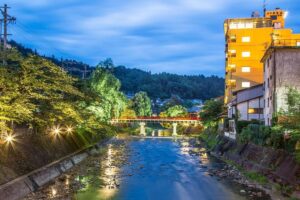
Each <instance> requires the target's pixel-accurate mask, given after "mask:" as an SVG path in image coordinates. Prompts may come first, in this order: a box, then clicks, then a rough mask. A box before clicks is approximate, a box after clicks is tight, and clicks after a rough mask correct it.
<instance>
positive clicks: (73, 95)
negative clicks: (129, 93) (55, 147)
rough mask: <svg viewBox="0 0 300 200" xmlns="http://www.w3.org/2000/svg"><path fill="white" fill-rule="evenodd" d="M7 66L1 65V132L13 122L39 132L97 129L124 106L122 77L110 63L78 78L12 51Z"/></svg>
mask: <svg viewBox="0 0 300 200" xmlns="http://www.w3.org/2000/svg"><path fill="white" fill-rule="evenodd" d="M7 62H8V65H6V66H0V131H1V133H5V132H7V131H11V129H12V128H13V127H12V123H17V124H27V125H28V126H30V127H33V128H34V129H35V130H37V131H39V132H45V131H47V130H49V128H52V127H53V126H59V125H65V126H67V125H72V126H74V127H77V129H78V130H79V131H82V132H85V133H86V132H91V133H99V129H100V128H103V127H105V125H104V124H105V123H107V122H108V121H109V120H110V119H111V118H113V117H119V116H120V115H121V112H122V111H123V110H124V108H125V106H126V98H125V96H124V95H123V93H122V92H120V87H121V84H120V81H119V80H118V79H117V78H116V77H114V76H113V75H112V74H111V72H110V71H109V70H110V69H108V68H107V67H102V66H98V67H97V68H96V69H95V70H94V71H93V73H92V76H91V77H90V78H89V79H85V80H78V79H76V78H74V77H72V76H71V75H69V74H68V73H67V72H66V71H65V70H64V69H62V68H61V67H59V66H57V65H56V64H54V63H53V62H52V61H50V60H49V59H46V58H43V57H41V56H38V55H32V54H30V55H29V54H21V53H19V52H18V51H17V50H15V49H11V50H10V51H8V54H7Z"/></svg>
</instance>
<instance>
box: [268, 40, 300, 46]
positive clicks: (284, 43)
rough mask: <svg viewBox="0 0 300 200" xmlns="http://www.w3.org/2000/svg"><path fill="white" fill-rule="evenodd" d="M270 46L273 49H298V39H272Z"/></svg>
mask: <svg viewBox="0 0 300 200" xmlns="http://www.w3.org/2000/svg"><path fill="white" fill-rule="evenodd" d="M271 46H273V47H299V48H300V39H274V40H273V41H272V44H271Z"/></svg>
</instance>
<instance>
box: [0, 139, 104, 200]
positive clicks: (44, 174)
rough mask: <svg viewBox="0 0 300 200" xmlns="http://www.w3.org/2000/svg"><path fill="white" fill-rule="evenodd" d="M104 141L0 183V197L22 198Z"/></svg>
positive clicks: (9, 199) (65, 169)
mask: <svg viewBox="0 0 300 200" xmlns="http://www.w3.org/2000/svg"><path fill="white" fill-rule="evenodd" d="M106 142H107V140H103V141H102V142H100V143H98V144H96V145H93V146H91V147H89V148H86V149H84V150H79V151H77V152H74V153H72V154H71V155H68V156H66V157H64V158H61V159H59V160H57V161H55V162H53V163H50V164H48V165H46V166H43V167H42V168H39V169H37V170H34V171H32V172H30V173H28V174H26V175H23V176H21V177H18V178H16V179H14V180H12V181H10V182H7V183H5V184H3V185H0V199H5V200H17V199H21V198H23V197H24V196H26V195H27V194H29V193H30V192H34V191H36V190H37V189H39V188H41V187H42V186H44V185H45V184H47V183H49V182H50V181H51V180H53V179H55V178H56V177H58V176H60V175H62V174H63V173H64V172H66V171H67V170H69V169H70V168H72V167H73V166H75V165H76V164H78V163H80V162H81V161H83V160H84V159H85V158H86V157H88V156H89V155H92V154H95V153H97V149H99V148H100V147H101V146H102V145H104V143H106Z"/></svg>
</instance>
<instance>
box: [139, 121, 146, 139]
mask: <svg viewBox="0 0 300 200" xmlns="http://www.w3.org/2000/svg"><path fill="white" fill-rule="evenodd" d="M145 125H146V123H145V122H140V135H141V136H146V131H145Z"/></svg>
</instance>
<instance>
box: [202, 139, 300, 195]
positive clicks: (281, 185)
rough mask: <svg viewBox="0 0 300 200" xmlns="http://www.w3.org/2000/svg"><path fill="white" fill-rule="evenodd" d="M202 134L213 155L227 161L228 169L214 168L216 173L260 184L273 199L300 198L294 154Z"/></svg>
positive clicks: (246, 182) (257, 185) (245, 183)
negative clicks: (217, 169) (218, 169)
mask: <svg viewBox="0 0 300 200" xmlns="http://www.w3.org/2000/svg"><path fill="white" fill-rule="evenodd" d="M200 138H201V140H202V141H203V143H204V144H206V145H207V146H208V148H209V149H210V154H211V155H213V156H215V157H216V158H218V159H221V160H223V161H224V162H226V163H228V169H225V170H224V172H222V171H217V172H215V171H213V172H212V173H213V174H214V175H216V176H219V177H223V176H225V177H226V176H229V177H231V178H232V179H233V181H234V182H237V183H239V184H244V185H246V186H248V187H249V188H253V187H254V188H259V189H261V190H263V191H265V192H266V193H268V194H269V195H270V196H271V197H272V199H289V198H292V199H299V198H300V196H299V189H300V188H299V180H300V177H299V176H300V174H299V170H300V168H299V164H297V163H296V162H295V161H294V160H293V158H292V156H291V155H288V154H287V153H286V152H283V151H280V150H274V149H271V148H266V147H260V146H257V145H254V144H247V145H241V144H238V143H236V142H235V141H232V140H230V139H228V138H225V137H221V136H219V135H213V134H212V135H210V136H208V135H202V136H200ZM249 194H251V192H249Z"/></svg>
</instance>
